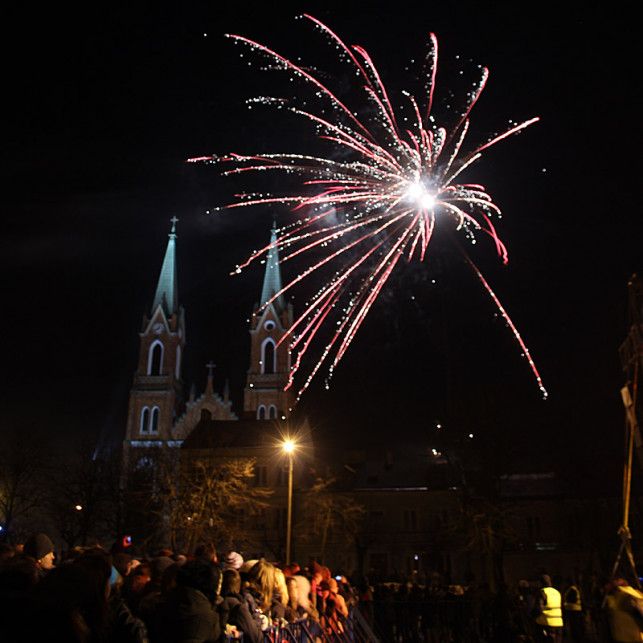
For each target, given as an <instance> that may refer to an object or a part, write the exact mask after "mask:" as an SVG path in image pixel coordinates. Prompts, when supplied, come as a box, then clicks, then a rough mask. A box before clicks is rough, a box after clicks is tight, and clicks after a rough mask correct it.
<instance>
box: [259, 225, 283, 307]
mask: <svg viewBox="0 0 643 643" xmlns="http://www.w3.org/2000/svg"><path fill="white" fill-rule="evenodd" d="M280 290H281V270H280V268H279V252H278V251H277V227H276V225H275V224H274V223H273V224H272V230H271V231H270V250H269V251H268V258H267V260H266V274H265V275H264V278H263V288H262V289H261V306H263V305H264V304H265V303H266V302H267V301H269V300H270V299H272V298H273V297H274V296H275V295H276V294H277V293H278V292H279V291H280ZM273 303H274V304H275V308H277V309H278V310H283V308H284V299H283V295H279V297H277V299H275V301H274V302H273Z"/></svg>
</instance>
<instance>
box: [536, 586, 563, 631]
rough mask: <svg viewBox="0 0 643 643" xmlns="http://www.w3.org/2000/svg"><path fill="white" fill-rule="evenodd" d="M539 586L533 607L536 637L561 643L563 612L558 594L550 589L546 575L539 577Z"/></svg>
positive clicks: (553, 589) (553, 588) (555, 590)
mask: <svg viewBox="0 0 643 643" xmlns="http://www.w3.org/2000/svg"><path fill="white" fill-rule="evenodd" d="M540 585H541V587H540V592H539V593H538V595H537V597H536V604H535V607H534V617H535V621H536V634H537V637H538V639H539V640H541V641H554V643H562V640H563V610H562V599H561V596H560V592H559V591H558V590H557V589H556V588H555V587H552V584H551V578H550V577H549V576H548V575H547V574H543V575H542V576H541V579H540Z"/></svg>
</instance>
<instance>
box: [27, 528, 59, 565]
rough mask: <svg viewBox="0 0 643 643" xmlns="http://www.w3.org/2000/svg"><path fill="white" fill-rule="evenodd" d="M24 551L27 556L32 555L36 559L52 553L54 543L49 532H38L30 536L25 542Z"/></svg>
mask: <svg viewBox="0 0 643 643" xmlns="http://www.w3.org/2000/svg"><path fill="white" fill-rule="evenodd" d="M23 551H24V553H25V555H26V556H31V558H34V559H35V560H40V559H41V558H44V557H45V556H46V555H47V554H50V553H51V552H52V551H54V543H52V542H51V538H49V536H47V534H43V533H42V532H41V533H38V534H34V535H33V536H31V538H29V540H28V541H27V542H26V543H25V546H24V549H23Z"/></svg>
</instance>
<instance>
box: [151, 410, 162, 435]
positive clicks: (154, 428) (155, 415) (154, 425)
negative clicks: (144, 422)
mask: <svg viewBox="0 0 643 643" xmlns="http://www.w3.org/2000/svg"><path fill="white" fill-rule="evenodd" d="M159 415H160V411H159V407H158V406H155V407H154V408H153V409H152V421H151V423H150V433H158V432H159Z"/></svg>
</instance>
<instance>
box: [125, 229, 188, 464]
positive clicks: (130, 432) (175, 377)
mask: <svg viewBox="0 0 643 643" xmlns="http://www.w3.org/2000/svg"><path fill="white" fill-rule="evenodd" d="M177 221H178V219H177V218H176V217H173V218H172V230H171V232H170V234H169V240H168V243H167V249H166V251H165V259H164V260H163V266H162V267H161V274H160V275H159V280H158V285H157V286H156V293H155V295H154V300H153V304H152V309H151V313H150V314H149V315H144V316H143V324H142V327H141V332H140V333H139V334H140V347H139V354H138V367H137V369H136V372H135V373H134V382H133V386H132V389H131V391H130V400H129V411H128V416H127V432H126V436H125V445H124V446H125V450H126V453H127V452H129V453H130V454H131V450H132V449H133V448H136V447H154V446H179V445H180V442H175V441H174V440H173V437H172V427H173V424H174V422H175V419H176V418H177V416H178V415H179V414H181V413H182V411H183V407H184V398H183V380H182V375H181V362H182V359H183V351H184V347H185V318H184V311H183V308H182V307H181V306H180V305H179V301H178V291H177V272H176V238H177V235H176V223H177Z"/></svg>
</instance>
